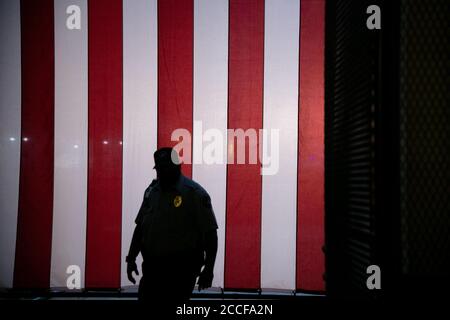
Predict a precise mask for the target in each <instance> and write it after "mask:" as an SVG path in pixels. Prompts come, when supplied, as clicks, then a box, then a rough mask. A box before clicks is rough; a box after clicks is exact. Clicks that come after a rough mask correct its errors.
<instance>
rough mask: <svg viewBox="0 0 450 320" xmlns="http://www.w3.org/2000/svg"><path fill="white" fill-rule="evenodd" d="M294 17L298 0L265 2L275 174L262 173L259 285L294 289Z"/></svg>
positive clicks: (267, 118) (267, 124) (268, 119)
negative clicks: (276, 157) (276, 139)
mask: <svg viewBox="0 0 450 320" xmlns="http://www.w3.org/2000/svg"><path fill="white" fill-rule="evenodd" d="M299 15H300V10H299V1H292V0H266V2H265V35H264V46H265V51H264V113H263V116H264V118H263V128H264V129H265V130H267V131H268V135H267V136H266V138H267V139H265V140H266V141H265V143H264V146H265V147H266V149H265V150H267V145H268V146H269V152H268V154H275V153H276V150H274V149H273V147H274V146H273V144H272V143H271V142H270V130H271V129H279V134H280V136H279V168H278V172H277V173H276V174H275V175H264V176H263V183H262V184H263V185H262V230H261V238H262V239H261V287H262V288H280V289H281V288H282V289H295V256H296V245H295V241H296V215H297V212H296V210H297V206H296V199H297V130H298V127H297V124H298V52H299V20H300V18H299ZM271 148H272V149H271ZM272 160H274V159H272Z"/></svg>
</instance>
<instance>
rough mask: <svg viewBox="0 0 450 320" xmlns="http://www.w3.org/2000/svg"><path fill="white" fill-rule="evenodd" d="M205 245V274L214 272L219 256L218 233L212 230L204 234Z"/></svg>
mask: <svg viewBox="0 0 450 320" xmlns="http://www.w3.org/2000/svg"><path fill="white" fill-rule="evenodd" d="M204 243H205V255H206V257H205V268H204V271H205V272H211V273H212V272H213V270H214V263H215V262H216V255H217V231H216V229H211V230H209V231H207V232H205V233H204Z"/></svg>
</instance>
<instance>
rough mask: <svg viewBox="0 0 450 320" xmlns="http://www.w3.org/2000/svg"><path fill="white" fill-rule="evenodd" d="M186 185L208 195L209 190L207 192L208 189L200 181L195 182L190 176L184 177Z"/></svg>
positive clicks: (200, 193) (201, 194) (198, 192)
mask: <svg viewBox="0 0 450 320" xmlns="http://www.w3.org/2000/svg"><path fill="white" fill-rule="evenodd" d="M184 186H185V187H186V188H188V189H190V190H192V191H194V192H195V193H196V194H198V195H200V196H207V195H208V192H206V190H205V189H204V188H203V187H202V186H201V185H200V184H199V183H198V182H195V181H194V180H192V179H190V178H188V177H184Z"/></svg>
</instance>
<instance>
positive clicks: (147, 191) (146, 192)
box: [145, 179, 157, 198]
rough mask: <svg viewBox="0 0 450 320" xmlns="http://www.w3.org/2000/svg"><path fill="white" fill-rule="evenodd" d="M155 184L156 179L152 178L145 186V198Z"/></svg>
mask: <svg viewBox="0 0 450 320" xmlns="http://www.w3.org/2000/svg"><path fill="white" fill-rule="evenodd" d="M156 184H157V181H156V179H153V180H152V182H151V183H150V184H149V186H148V187H147V189H145V197H146V198H147V197H148V196H149V195H150V193H151V192H152V190H153V188H154V187H155V185H156Z"/></svg>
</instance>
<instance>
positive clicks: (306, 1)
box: [297, 0, 325, 291]
mask: <svg viewBox="0 0 450 320" xmlns="http://www.w3.org/2000/svg"><path fill="white" fill-rule="evenodd" d="M300 10H301V13H300V14H301V16H300V21H301V27H300V99H299V100H300V101H299V104H300V111H299V121H298V123H299V147H298V150H299V159H298V161H299V163H298V168H299V169H298V188H297V189H298V208H297V209H298V219H297V221H298V223H297V230H298V233H297V234H298V237H297V288H298V289H302V290H320V291H321V290H324V282H323V278H322V275H323V273H324V271H325V262H324V255H323V252H322V246H323V244H324V36H325V33H324V32H325V25H324V23H325V1H323V0H302V1H301V6H300Z"/></svg>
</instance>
